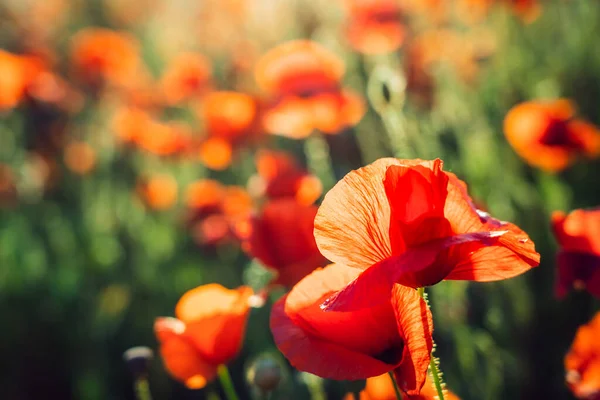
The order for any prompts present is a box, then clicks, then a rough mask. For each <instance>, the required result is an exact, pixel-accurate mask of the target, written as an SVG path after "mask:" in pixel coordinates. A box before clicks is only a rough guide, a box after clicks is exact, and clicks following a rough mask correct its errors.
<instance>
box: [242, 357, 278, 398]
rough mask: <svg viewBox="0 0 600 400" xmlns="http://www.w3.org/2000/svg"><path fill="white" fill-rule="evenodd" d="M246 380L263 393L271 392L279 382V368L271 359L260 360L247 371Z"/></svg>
mask: <svg viewBox="0 0 600 400" xmlns="http://www.w3.org/2000/svg"><path fill="white" fill-rule="evenodd" d="M248 380H249V381H250V382H251V383H252V384H253V385H255V386H256V387H257V388H258V389H260V390H261V391H262V392H263V393H269V392H272V391H273V390H275V388H277V386H278V385H279V382H280V381H281V367H280V366H279V364H278V363H277V361H275V360H274V359H272V358H269V357H263V358H260V359H258V360H256V361H255V362H254V363H253V365H252V367H251V368H250V370H249V371H248Z"/></svg>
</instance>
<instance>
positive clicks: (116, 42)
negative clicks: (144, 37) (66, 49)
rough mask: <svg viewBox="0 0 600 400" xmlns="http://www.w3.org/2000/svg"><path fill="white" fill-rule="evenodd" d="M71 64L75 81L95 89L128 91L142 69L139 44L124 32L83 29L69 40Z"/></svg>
mask: <svg viewBox="0 0 600 400" xmlns="http://www.w3.org/2000/svg"><path fill="white" fill-rule="evenodd" d="M71 64H72V67H73V70H74V73H75V74H76V75H77V77H78V78H79V79H80V80H81V81H82V82H84V83H86V84H88V85H90V86H92V87H94V88H99V87H101V86H102V85H103V84H109V85H115V86H118V87H128V86H130V85H131V83H132V82H136V81H137V79H138V74H139V72H140V68H141V64H140V57H139V50H138V43H137V41H136V40H135V39H134V38H133V37H132V36H130V35H129V34H127V33H124V32H117V31H112V30H110V29H104V28H86V29H84V30H81V31H79V32H78V33H77V34H76V35H75V36H74V37H73V38H72V40H71Z"/></svg>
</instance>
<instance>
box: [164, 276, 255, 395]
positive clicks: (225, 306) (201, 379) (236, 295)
mask: <svg viewBox="0 0 600 400" xmlns="http://www.w3.org/2000/svg"><path fill="white" fill-rule="evenodd" d="M251 295H252V289H250V288H249V287H246V286H242V287H239V288H238V289H234V290H229V289H226V288H224V287H223V286H221V285H218V284H215V283H213V284H208V285H203V286H199V287H197V288H195V289H192V290H190V291H188V292H187V293H185V294H184V295H183V296H182V297H181V299H180V300H179V302H178V303H177V306H176V307H175V316H176V317H177V318H176V319H175V318H164V317H162V318H157V319H156V322H155V323H154V332H155V334H156V337H157V339H158V342H159V343H160V354H161V356H162V358H163V362H164V364H165V368H166V369H167V371H168V372H169V373H170V374H171V375H172V376H173V377H174V378H175V379H177V380H179V381H181V382H183V383H184V384H185V385H186V386H187V387H188V388H190V389H200V388H202V387H204V386H205V385H206V384H207V383H208V382H209V381H211V380H212V379H213V378H214V377H215V376H216V374H217V368H218V367H219V365H222V364H227V363H228V362H229V361H231V360H232V359H233V358H234V357H235V356H236V355H237V353H238V352H239V351H240V348H241V346H242V341H243V339H244V333H245V330H246V322H247V320H248V314H249V305H248V304H249V303H248V301H249V298H250V296H251Z"/></svg>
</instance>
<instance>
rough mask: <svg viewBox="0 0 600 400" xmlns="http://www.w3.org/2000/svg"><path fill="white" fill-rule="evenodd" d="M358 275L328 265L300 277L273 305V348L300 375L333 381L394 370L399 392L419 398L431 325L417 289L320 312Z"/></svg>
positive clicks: (353, 270) (352, 270) (402, 288)
mask: <svg viewBox="0 0 600 400" xmlns="http://www.w3.org/2000/svg"><path fill="white" fill-rule="evenodd" d="M359 274H360V270H358V269H356V268H349V267H345V266H342V265H338V264H332V265H329V266H328V267H325V268H324V269H318V270H316V271H314V272H313V273H312V274H310V275H308V276H307V277H305V278H304V279H302V280H301V281H300V282H299V283H298V284H297V285H296V286H295V287H294V288H293V289H292V291H291V292H290V293H289V294H288V295H286V296H284V297H283V298H281V299H280V300H279V301H277V303H275V305H274V306H273V310H272V312H271V331H272V332H273V337H274V338H275V344H276V345H277V347H278V348H279V350H280V351H281V352H282V353H283V354H284V355H285V356H286V358H287V359H288V360H289V361H290V363H291V364H292V365H293V366H294V367H295V368H297V369H299V370H301V371H306V372H310V373H311V374H315V375H318V376H320V377H323V378H328V379H336V380H357V379H365V378H368V377H372V376H377V375H381V374H383V373H386V372H389V371H394V372H395V374H396V379H397V381H398V384H399V386H400V387H401V388H402V390H403V391H405V392H406V393H408V394H418V393H419V391H420V389H421V387H422V386H423V383H424V382H425V377H426V375H427V367H428V366H429V361H430V353H431V348H432V340H431V332H432V330H433V324H432V320H431V313H430V312H429V309H428V307H427V306H426V304H425V302H424V301H423V300H422V299H421V298H420V297H419V295H418V294H417V291H416V290H413V289H411V288H408V287H405V286H401V285H394V287H393V288H392V290H391V291H390V292H389V293H388V295H387V297H384V298H380V301H379V302H377V303H375V304H373V305H372V306H370V307H367V308H362V309H359V310H353V311H348V312H338V311H324V310H323V309H322V308H321V303H323V301H324V300H325V299H327V298H329V297H330V296H332V295H333V294H334V293H336V292H337V291H339V290H340V289H342V288H344V287H345V286H346V285H348V284H349V283H350V282H351V281H352V280H353V279H355V278H356V277H357V276H358V275H359Z"/></svg>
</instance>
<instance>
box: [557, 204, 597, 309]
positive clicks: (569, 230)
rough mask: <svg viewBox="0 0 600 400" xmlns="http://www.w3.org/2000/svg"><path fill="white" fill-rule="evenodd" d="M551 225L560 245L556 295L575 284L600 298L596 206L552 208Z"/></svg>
mask: <svg viewBox="0 0 600 400" xmlns="http://www.w3.org/2000/svg"><path fill="white" fill-rule="evenodd" d="M552 228H553V230H554V236H555V237H556V240H557V241H558V244H559V246H560V251H559V252H558V255H557V266H558V277H557V280H556V295H557V296H558V297H564V296H565V295H566V294H567V292H568V291H569V290H570V289H571V288H572V287H575V288H577V289H585V290H587V291H588V292H590V293H591V294H592V295H593V296H595V297H599V298H600V209H598V208H597V209H592V210H575V211H572V212H570V213H569V215H566V214H565V213H563V212H560V211H556V212H554V213H553V214H552Z"/></svg>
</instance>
